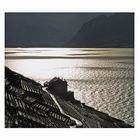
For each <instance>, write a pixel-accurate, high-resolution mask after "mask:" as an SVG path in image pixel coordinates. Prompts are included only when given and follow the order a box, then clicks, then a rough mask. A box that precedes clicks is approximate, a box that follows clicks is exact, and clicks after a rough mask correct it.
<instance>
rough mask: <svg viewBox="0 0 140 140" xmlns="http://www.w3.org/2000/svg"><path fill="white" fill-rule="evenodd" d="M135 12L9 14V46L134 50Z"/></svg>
mask: <svg viewBox="0 0 140 140" xmlns="http://www.w3.org/2000/svg"><path fill="white" fill-rule="evenodd" d="M133 44H134V14H133V13H115V14H113V13H47V14H46V13H44V14H43V13H6V14H5V46H6V47H134V45H133Z"/></svg>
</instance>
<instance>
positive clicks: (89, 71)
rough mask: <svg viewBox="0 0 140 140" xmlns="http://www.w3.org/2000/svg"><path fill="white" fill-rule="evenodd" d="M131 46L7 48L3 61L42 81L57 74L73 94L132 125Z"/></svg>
mask: <svg viewBox="0 0 140 140" xmlns="http://www.w3.org/2000/svg"><path fill="white" fill-rule="evenodd" d="M133 57H134V56H133V49H128V48H124V49H114V48H108V49H106V48H104V49H96V48H94V49H91V48H86V49H78V48H77V49H68V48H67V49H66V48H65V49H62V48H61V49H56V48H53V49H51V48H49V49H44V48H39V49H37V48H36V49H35V48H32V49H23V48H22V49H21V48H12V49H6V61H5V64H6V66H8V67H9V68H11V69H12V70H14V71H17V72H19V73H21V74H23V75H25V76H28V77H30V78H32V79H34V80H36V81H39V82H41V83H43V82H44V81H46V80H50V79H51V78H53V77H55V76H58V77H61V78H65V79H66V80H67V81H68V85H69V90H72V91H74V92H75V98H76V99H78V100H81V102H84V103H86V104H87V105H89V106H92V107H94V108H96V109H97V110H100V111H103V112H106V113H108V114H110V115H111V116H113V117H116V118H118V119H121V120H124V121H126V122H127V123H129V124H131V125H134V62H133V61H134V59H133Z"/></svg>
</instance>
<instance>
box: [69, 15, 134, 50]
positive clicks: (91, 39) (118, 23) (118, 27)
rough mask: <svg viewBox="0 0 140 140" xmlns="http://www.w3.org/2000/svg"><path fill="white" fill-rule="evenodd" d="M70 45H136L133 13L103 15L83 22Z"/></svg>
mask: <svg viewBox="0 0 140 140" xmlns="http://www.w3.org/2000/svg"><path fill="white" fill-rule="evenodd" d="M67 45H68V46H70V47H93V48H94V47H112V48H113V47H134V15H133V13H120V14H119V13H117V14H113V15H111V16H105V15H101V16H98V17H96V18H94V19H92V20H90V21H89V22H87V23H85V24H83V26H82V27H81V29H80V30H79V31H78V32H77V34H76V35H75V36H74V37H73V38H72V39H71V40H70V41H69V42H67Z"/></svg>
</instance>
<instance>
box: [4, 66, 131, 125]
mask: <svg viewBox="0 0 140 140" xmlns="http://www.w3.org/2000/svg"><path fill="white" fill-rule="evenodd" d="M53 96H55V99H56V100H57V103H56V102H55V101H54V99H53V98H52V96H51V93H50V92H49V91H47V90H46V91H44V90H42V86H41V85H40V84H39V83H37V82H35V81H33V80H31V79H29V78H26V77H24V76H22V75H20V74H18V73H16V72H13V71H11V70H10V69H9V68H7V67H6V68H5V127H6V128H12V127H15V128H38V127H39V128H69V127H85V128H101V127H103V128H115V127H118V128H119V127H122V128H131V127H132V126H130V125H127V124H126V123H125V122H124V121H121V120H118V119H115V118H112V117H110V116H108V115H107V114H105V113H102V112H99V111H97V110H95V109H94V108H91V107H88V106H86V105H84V104H81V103H80V102H79V101H76V100H64V99H63V98H61V97H59V96H56V95H55V94H54V95H53ZM60 106H61V109H62V110H63V111H62V110H60ZM63 112H65V113H63ZM72 118H75V119H72ZM75 120H79V122H81V124H82V125H80V126H78V125H77V122H76V121H75Z"/></svg>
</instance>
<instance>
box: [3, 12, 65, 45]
mask: <svg viewBox="0 0 140 140" xmlns="http://www.w3.org/2000/svg"><path fill="white" fill-rule="evenodd" d="M5 27H6V28H5V33H6V38H5V43H6V46H9V45H13V46H14V47H15V45H16V46H18V45H23V46H24V45H25V46H24V47H26V45H35V44H36V45H50V44H52V42H53V44H56V43H57V44H58V45H59V43H60V44H61V40H62V38H64V37H65V36H64V35H63V34H62V33H61V30H59V29H57V28H55V27H53V26H51V25H49V24H48V21H47V20H45V17H44V16H43V15H40V14H39V15H36V14H28V16H27V14H12V15H11V16H9V15H7V14H6V24H5ZM53 44H52V45H53Z"/></svg>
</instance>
